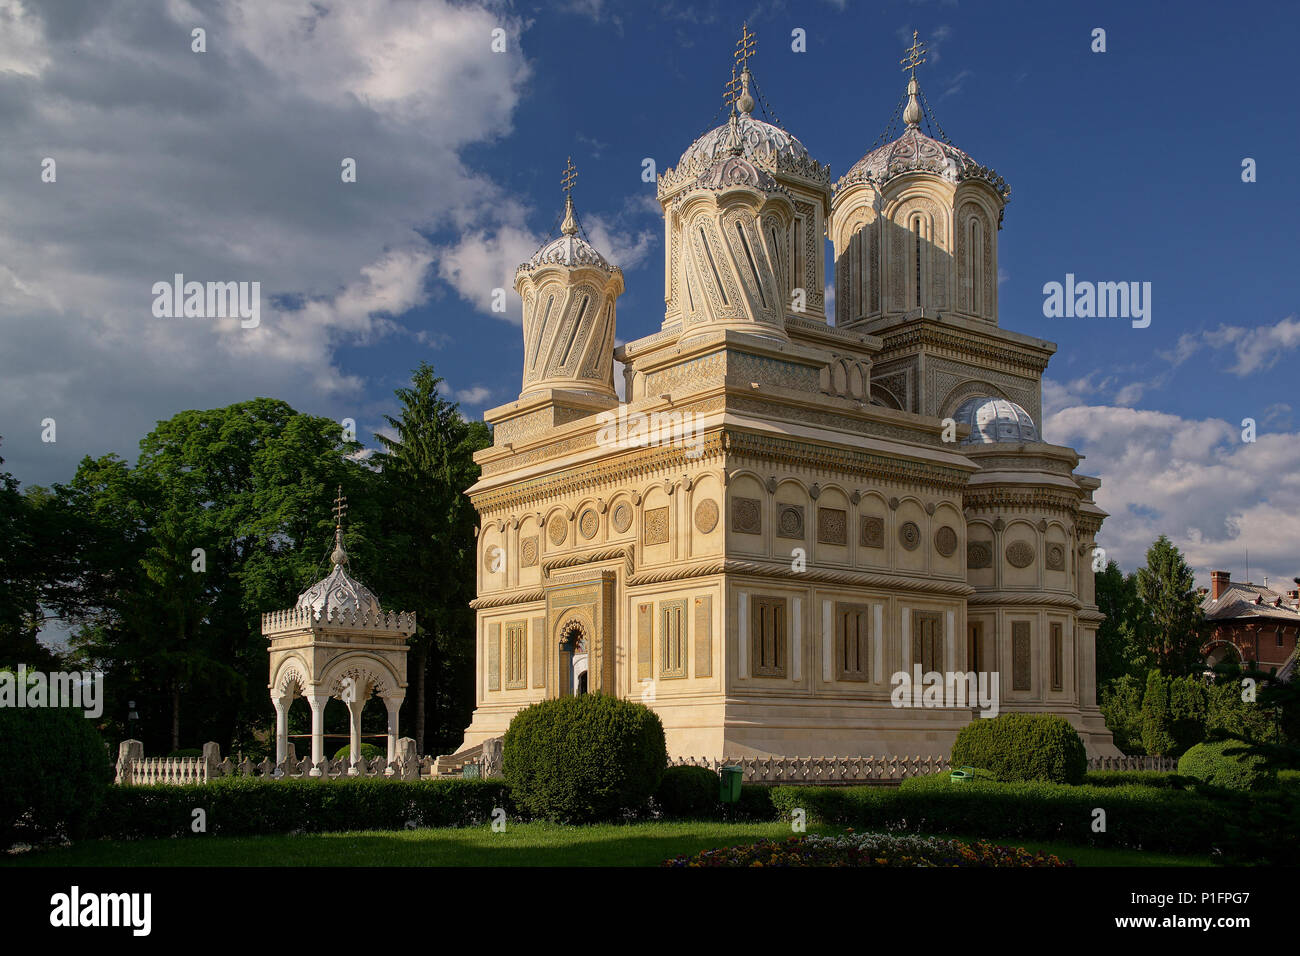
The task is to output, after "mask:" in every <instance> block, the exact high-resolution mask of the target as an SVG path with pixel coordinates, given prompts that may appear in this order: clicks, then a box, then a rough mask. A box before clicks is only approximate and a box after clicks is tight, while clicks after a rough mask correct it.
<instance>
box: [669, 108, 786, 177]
mask: <svg viewBox="0 0 1300 956" xmlns="http://www.w3.org/2000/svg"><path fill="white" fill-rule="evenodd" d="M735 122H736V124H737V126H738V127H739V134H740V136H739V138H740V145H741V148H742V152H741V155H743V156H744V157H745V158H746V159H748V160H749V161H750V162H753V163H758V164H759V165H762V166H766V167H768V168H769V169H775V168H776V165H777V162H778V160H785V161H787V162H792V163H807V162H808V161H809V156H808V150H807V149H805V148H804V145H803V143H801V142H799V141H798V140H797V139H795V138H794V137H793V136H791V135H790V134H789V133H787V132H786V131H785V130H783V129H781V128H780V127H778V126H773V125H772V124H771V123H764V122H763V121H762V120H758V119H754V117H752V116H750V115H749V114H747V113H738V114H737V115H736V120H735ZM734 144H735V134H734V133H732V132H731V121H730V120H729V121H728V122H726V123H723V124H722V125H721V126H718V127H716V128H714V129H711V130H709V131H708V132H707V133H705V134H704V135H703V136H701V137H700V138H699V139H697V140H696V141H695V142H693V143H691V145H690V147H689V148H688V149H687V150H686V152H684V153H682V158H681V159H680V160H678V161H677V168H678V169H688V168H690V167H691V164H692V163H698V164H700V166H704V165H708V164H711V163H712V162H713V161H714V160H715V159H720V158H724V157H726V156H728V155H730V154H731V152H732V148H733V146H734Z"/></svg>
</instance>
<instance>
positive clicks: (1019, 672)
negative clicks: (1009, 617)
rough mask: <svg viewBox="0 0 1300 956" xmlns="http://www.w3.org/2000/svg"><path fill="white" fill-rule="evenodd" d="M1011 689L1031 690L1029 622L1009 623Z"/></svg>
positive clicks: (1031, 657) (1031, 667) (1031, 655)
mask: <svg viewBox="0 0 1300 956" xmlns="http://www.w3.org/2000/svg"><path fill="white" fill-rule="evenodd" d="M1011 689H1012V690H1033V689H1034V682H1033V652H1032V648H1031V646H1030V641H1029V622H1028V621H1012V622H1011Z"/></svg>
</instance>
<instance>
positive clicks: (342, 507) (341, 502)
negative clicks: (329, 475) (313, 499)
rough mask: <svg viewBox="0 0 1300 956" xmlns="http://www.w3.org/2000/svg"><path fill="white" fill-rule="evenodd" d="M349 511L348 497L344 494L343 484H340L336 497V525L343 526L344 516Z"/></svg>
mask: <svg viewBox="0 0 1300 956" xmlns="http://www.w3.org/2000/svg"><path fill="white" fill-rule="evenodd" d="M347 513H348V499H347V498H346V497H344V495H343V486H342V485H339V492H338V497H337V498H335V499H334V527H335V528H341V527H343V516H344V515H345V514H347Z"/></svg>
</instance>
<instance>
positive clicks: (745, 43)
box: [736, 23, 755, 73]
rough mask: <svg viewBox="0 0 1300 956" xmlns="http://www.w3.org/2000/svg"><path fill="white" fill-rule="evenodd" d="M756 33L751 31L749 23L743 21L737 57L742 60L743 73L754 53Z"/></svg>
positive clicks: (737, 46) (737, 45)
mask: <svg viewBox="0 0 1300 956" xmlns="http://www.w3.org/2000/svg"><path fill="white" fill-rule="evenodd" d="M754 36H755V35H754V34H753V33H750V32H749V24H748V23H742V24H741V26H740V39H739V40H737V41H736V59H737V60H739V61H740V70H741V72H742V73H743V72H744V71H745V70H746V69H747V68H748V61H749V58H750V57H751V56H753V55H754Z"/></svg>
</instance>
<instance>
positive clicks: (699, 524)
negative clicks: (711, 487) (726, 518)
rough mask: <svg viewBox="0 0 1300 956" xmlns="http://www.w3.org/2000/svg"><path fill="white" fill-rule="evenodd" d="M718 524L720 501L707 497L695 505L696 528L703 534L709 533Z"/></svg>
mask: <svg viewBox="0 0 1300 956" xmlns="http://www.w3.org/2000/svg"><path fill="white" fill-rule="evenodd" d="M717 526H718V503H717V502H716V501H714V500H713V499H712V498H706V499H705V500H704V501H701V502H700V503H699V504H698V505H696V506H695V528H696V530H697V531H699V532H700V533H701V534H708V533H709V532H710V531H712V530H713V529H714V528H716V527H717Z"/></svg>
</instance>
